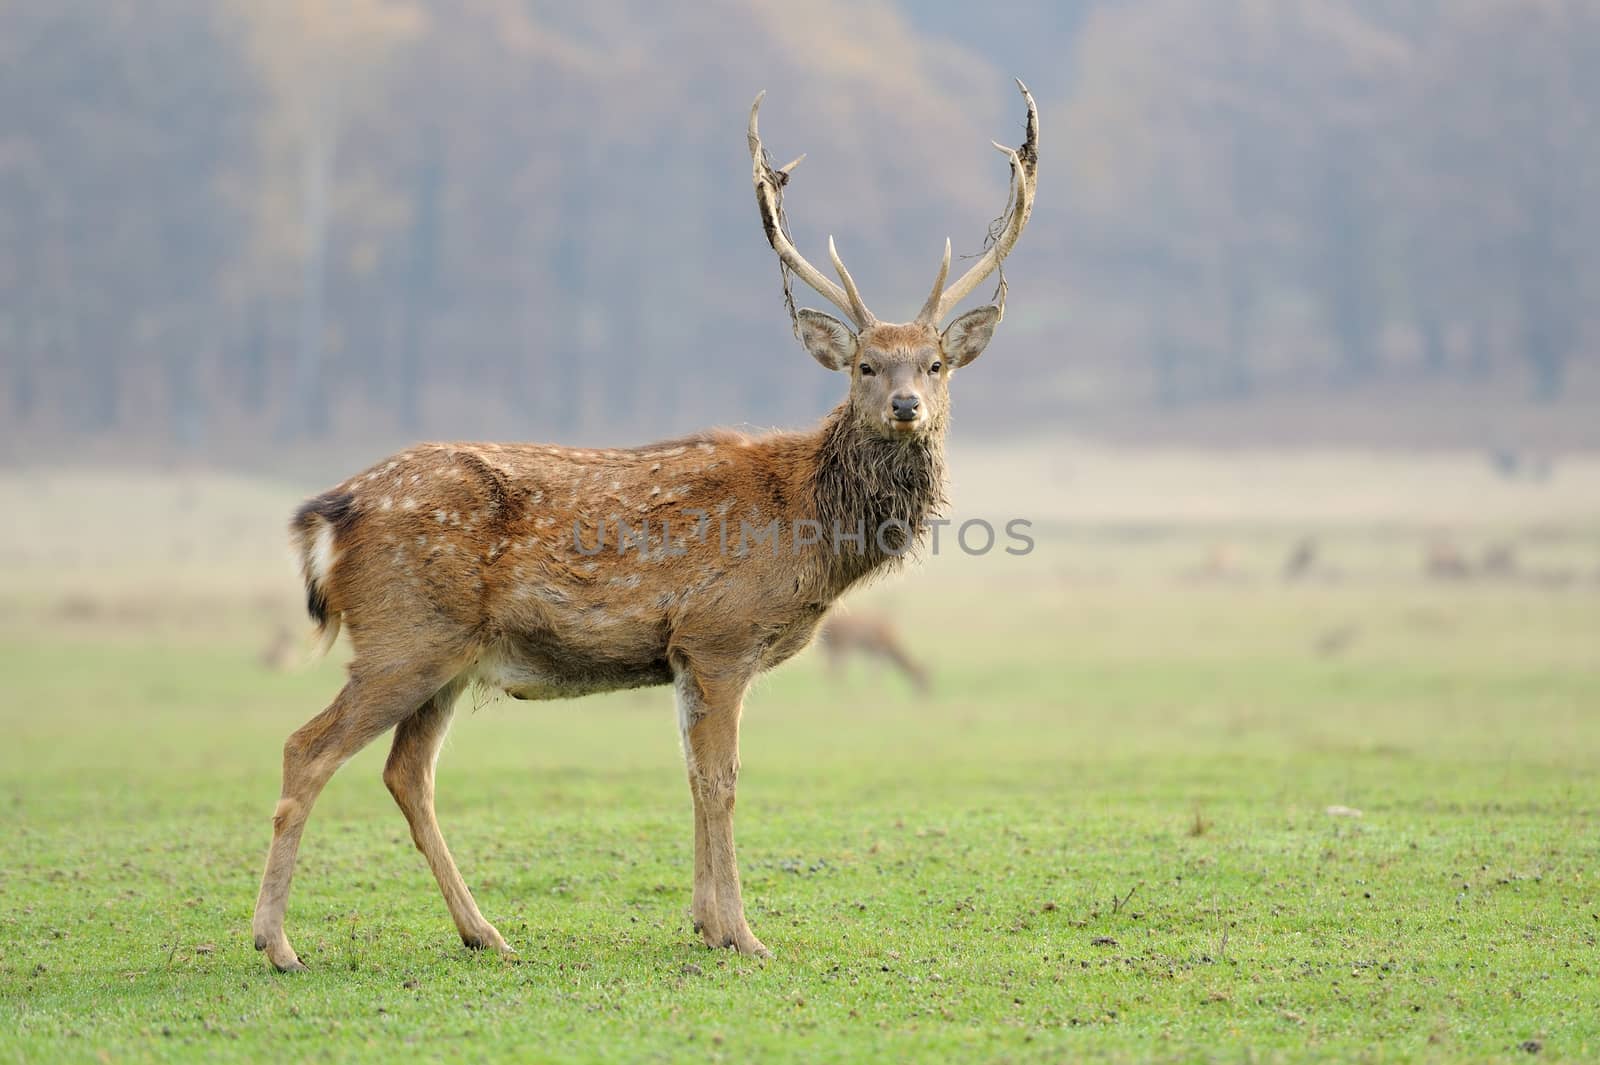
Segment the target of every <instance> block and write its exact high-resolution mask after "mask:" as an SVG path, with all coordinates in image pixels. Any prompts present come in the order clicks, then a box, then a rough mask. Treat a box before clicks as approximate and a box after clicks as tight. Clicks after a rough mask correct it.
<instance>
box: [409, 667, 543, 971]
mask: <svg viewBox="0 0 1600 1065" xmlns="http://www.w3.org/2000/svg"><path fill="white" fill-rule="evenodd" d="M460 691H461V685H460V682H459V681H458V682H455V683H452V684H449V685H446V686H445V687H444V688H442V689H440V691H439V693H438V694H437V695H435V696H434V697H433V698H432V699H430V700H428V702H427V704H426V705H424V706H423V707H422V709H421V710H418V711H417V712H416V713H415V714H412V715H411V716H410V717H408V718H406V719H405V720H404V721H402V722H400V724H399V725H398V726H397V727H396V728H395V730H394V746H393V747H392V748H391V749H390V751H389V761H388V763H387V764H386V765H385V766H384V767H383V782H384V784H386V785H388V788H389V793H390V794H391V795H393V796H394V801H395V802H396V803H397V804H399V806H400V811H401V812H402V813H404V814H405V815H406V823H407V824H409V825H410V826H411V841H412V842H413V843H415V844H416V845H417V850H419V851H421V852H422V856H423V857H424V858H426V859H427V860H428V868H430V869H432V870H433V877H434V879H435V880H437V881H438V882H439V890H440V891H442V892H444V901H445V905H447V906H448V907H450V917H451V918H452V919H453V920H454V921H455V923H456V930H457V931H458V932H460V933H461V941H462V942H463V943H465V944H466V945H467V946H469V947H471V948H473V949H474V950H481V949H484V948H487V947H493V948H494V949H496V950H498V951H500V952H502V953H510V952H511V948H510V947H509V946H507V945H506V941H505V939H504V938H503V937H502V936H501V935H500V933H499V932H498V931H496V930H495V927H494V925H492V924H490V923H489V922H488V921H487V920H485V919H484V916H483V914H482V913H480V912H479V911H478V904H477V902H476V901H475V900H474V899H473V897H472V892H471V891H470V890H468V888H467V885H466V882H465V881H464V880H462V879H461V872H460V870H458V869H457V868H456V863H455V860H454V859H453V858H451V857H450V848H449V847H447V846H446V845H445V842H444V835H443V834H442V833H441V832H440V831H439V819H438V818H437V817H436V816H435V815H434V812H433V773H434V766H435V765H436V764H437V762H438V760H439V747H440V745H441V744H443V743H444V737H445V734H446V733H447V732H449V730H450V718H451V715H452V714H453V713H454V710H455V701H456V696H457V695H458V694H460Z"/></svg>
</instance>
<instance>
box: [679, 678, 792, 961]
mask: <svg viewBox="0 0 1600 1065" xmlns="http://www.w3.org/2000/svg"><path fill="white" fill-rule="evenodd" d="M743 696H744V684H742V683H740V684H737V685H733V684H718V683H707V682H705V681H703V680H701V679H699V678H696V677H695V676H693V675H692V674H685V675H683V676H680V678H679V680H678V700H679V703H678V705H679V722H680V725H681V726H682V728H683V736H684V743H683V747H684V757H685V760H686V761H687V762H688V767H689V788H690V790H691V791H692V793H693V795H694V806H695V870H694V878H695V883H694V901H693V908H692V910H691V912H692V914H693V916H694V921H695V926H696V929H697V930H698V931H699V933H700V935H701V937H702V938H704V939H705V941H706V943H707V945H709V946H713V947H733V948H734V949H735V950H737V951H738V952H739V953H741V954H755V955H759V956H761V957H771V956H772V952H771V951H769V950H768V949H767V948H766V947H765V946H763V945H762V943H761V940H759V939H757V938H756V937H755V933H753V932H751V931H750V926H749V924H747V923H746V922H745V917H744V901H743V899H742V898H741V897H740V893H739V866H738V861H737V858H736V857H735V854H734V846H733V805H734V798H735V793H736V791H737V789H738V784H739V714H740V711H741V710H742V700H743Z"/></svg>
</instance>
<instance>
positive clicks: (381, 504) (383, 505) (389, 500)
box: [378, 496, 394, 510]
mask: <svg viewBox="0 0 1600 1065" xmlns="http://www.w3.org/2000/svg"><path fill="white" fill-rule="evenodd" d="M378 509H379V510H393V509H394V497H393V496H384V497H383V498H382V499H381V500H379V501H378Z"/></svg>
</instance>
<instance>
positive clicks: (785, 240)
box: [746, 89, 874, 329]
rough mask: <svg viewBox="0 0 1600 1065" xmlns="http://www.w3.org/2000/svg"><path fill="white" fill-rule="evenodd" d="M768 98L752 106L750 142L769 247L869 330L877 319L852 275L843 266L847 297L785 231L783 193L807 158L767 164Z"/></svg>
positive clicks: (761, 94)
mask: <svg viewBox="0 0 1600 1065" xmlns="http://www.w3.org/2000/svg"><path fill="white" fill-rule="evenodd" d="M766 95H767V93H766V90H765V89H763V90H762V91H761V92H759V93H757V94H756V99H755V102H754V103H752V104H751V105H750V127H749V129H748V131H747V133H746V139H747V140H748V141H749V143H750V163H751V178H752V180H753V181H754V183H755V187H756V206H757V207H759V208H760V210H761V228H762V231H763V232H765V233H766V235H767V243H768V244H770V245H772V250H773V251H775V252H777V253H778V260H779V262H781V263H783V265H784V266H786V267H788V268H789V269H790V270H792V271H794V273H795V276H796V277H798V278H800V280H801V281H804V282H805V283H806V284H807V285H810V286H811V287H812V288H814V289H816V291H817V293H818V295H820V296H822V297H823V298H824V299H826V300H827V301H828V302H829V303H831V304H833V305H834V306H835V307H837V308H839V309H840V310H841V311H843V312H844V313H845V314H847V315H849V316H850V317H851V319H853V320H854V321H855V324H856V328H858V329H865V328H866V327H867V326H868V325H871V324H872V322H873V320H874V319H873V318H872V316H871V315H870V314H868V313H867V309H866V306H865V305H864V304H862V303H861V297H860V295H859V294H856V293H855V285H854V283H853V282H851V281H850V275H849V274H847V273H845V272H844V268H843V266H840V268H839V272H840V276H841V277H842V278H843V279H844V281H845V283H846V284H847V285H849V286H850V290H851V294H850V295H846V294H845V291H844V290H843V289H841V288H840V287H839V286H838V285H836V284H834V283H833V282H832V281H830V280H828V278H827V275H825V274H823V272H822V271H821V270H818V269H817V268H816V267H814V266H812V265H811V264H810V263H808V262H806V260H805V256H803V255H801V254H800V252H799V251H798V250H796V248H795V246H794V245H793V244H792V243H790V241H789V237H788V235H787V234H786V233H784V231H783V223H782V221H781V220H780V219H779V217H778V195H779V190H780V189H782V188H783V186H784V183H785V182H787V181H788V180H789V172H790V171H792V170H793V169H794V168H795V167H796V166H798V165H799V163H800V159H804V158H805V156H803V155H802V156H801V157H800V159H796V160H795V161H794V162H792V163H790V164H789V165H787V166H785V167H783V168H782V169H781V170H775V169H773V167H772V165H771V164H770V163H768V162H767V157H766V153H765V152H764V151H763V150H762V147H761V134H760V132H759V131H758V130H757V128H756V116H757V115H758V114H759V113H760V111H761V101H762V99H763V98H764V97H765V96H766ZM835 262H837V259H835ZM858 312H860V313H859V314H858Z"/></svg>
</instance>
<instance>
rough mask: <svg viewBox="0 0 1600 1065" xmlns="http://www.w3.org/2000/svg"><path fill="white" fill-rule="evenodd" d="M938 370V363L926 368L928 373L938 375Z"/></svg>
mask: <svg viewBox="0 0 1600 1065" xmlns="http://www.w3.org/2000/svg"><path fill="white" fill-rule="evenodd" d="M939 368H940V367H939V364H938V363H934V364H933V365H932V366H930V367H928V372H929V373H938V372H939Z"/></svg>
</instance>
